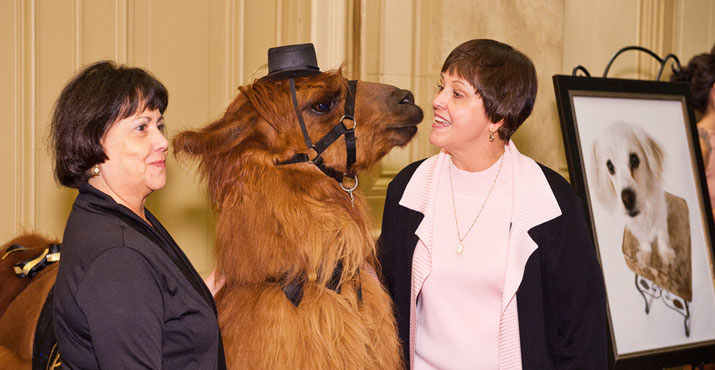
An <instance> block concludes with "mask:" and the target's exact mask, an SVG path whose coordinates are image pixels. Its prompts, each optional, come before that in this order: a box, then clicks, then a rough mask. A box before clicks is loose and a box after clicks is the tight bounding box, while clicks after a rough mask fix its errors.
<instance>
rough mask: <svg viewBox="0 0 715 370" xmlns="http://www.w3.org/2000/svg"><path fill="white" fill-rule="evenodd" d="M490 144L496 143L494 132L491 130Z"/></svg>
mask: <svg viewBox="0 0 715 370" xmlns="http://www.w3.org/2000/svg"><path fill="white" fill-rule="evenodd" d="M489 142H490V143H492V142H494V131H492V130H491V129H489Z"/></svg>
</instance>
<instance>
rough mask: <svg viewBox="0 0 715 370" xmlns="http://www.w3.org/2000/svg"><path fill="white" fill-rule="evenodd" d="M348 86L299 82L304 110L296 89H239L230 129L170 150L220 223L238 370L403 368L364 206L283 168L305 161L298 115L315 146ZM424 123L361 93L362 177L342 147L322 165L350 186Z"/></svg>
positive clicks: (379, 90)
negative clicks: (193, 169) (190, 162)
mask: <svg viewBox="0 0 715 370" xmlns="http://www.w3.org/2000/svg"><path fill="white" fill-rule="evenodd" d="M269 55H270V51H269ZM347 87H348V81H347V80H346V79H345V78H344V77H343V76H342V74H341V72H340V71H333V72H326V73H319V74H315V75H311V76H307V77H298V78H295V91H296V98H297V103H298V106H297V108H295V109H294V106H293V103H292V100H291V95H290V87H289V82H288V81H287V80H271V79H269V78H266V77H264V78H261V79H259V80H257V81H255V82H253V83H252V84H250V85H247V86H242V87H240V88H239V90H240V93H239V95H238V96H237V97H236V99H235V100H234V101H233V102H232V103H231V104H230V105H229V106H228V109H227V110H226V112H225V113H224V115H223V117H222V118H220V119H219V120H217V121H215V122H213V123H211V124H210V125H208V126H206V127H204V128H202V129H200V130H197V131H185V132H182V133H180V134H179V135H178V136H177V137H176V138H175V139H174V150H176V151H177V152H178V153H186V154H188V155H191V156H195V157H198V159H199V160H200V163H199V170H200V173H201V175H202V177H203V179H204V180H205V181H206V183H207V187H208V193H209V196H210V198H211V201H212V203H213V205H214V207H215V209H216V211H217V213H218V220H217V230H216V234H217V240H216V255H217V266H216V273H217V275H218V276H221V277H222V278H223V280H224V284H223V287H222V288H221V290H220V291H218V293H217V295H216V302H217V306H218V312H219V324H220V327H221V330H222V335H223V340H224V346H225V352H226V357H227V362H228V365H229V368H230V369H399V368H402V367H403V361H402V359H401V355H400V353H401V351H400V344H399V340H398V338H397V332H396V326H395V323H394V319H393V312H392V305H391V301H390V299H389V297H388V295H387V293H386V292H385V290H384V289H383V287H382V286H381V284H380V283H379V281H378V279H377V278H376V277H375V275H374V272H373V271H375V261H376V259H375V249H374V248H375V246H374V240H373V238H372V237H371V236H370V226H369V215H368V212H369V210H368V208H367V206H366V204H365V203H364V201H363V199H362V197H361V196H360V194H358V193H355V199H354V201H353V200H352V199H351V197H350V194H349V193H348V192H346V191H344V190H343V189H341V185H340V184H339V183H338V182H337V181H335V179H333V178H331V177H329V176H327V175H326V174H324V173H323V172H321V170H320V169H318V167H316V166H315V165H313V164H312V163H311V162H302V163H294V164H284V165H280V164H277V163H279V162H284V161H286V160H288V159H289V158H291V157H292V156H293V155H294V154H296V153H300V152H305V151H306V149H305V148H306V144H305V143H304V138H303V136H302V133H301V128H300V125H299V123H298V119H297V114H296V111H299V112H300V114H301V116H302V117H303V119H304V121H305V126H306V128H307V132H309V134H310V137H311V138H312V141H313V142H315V141H317V140H318V139H320V138H321V137H323V136H324V135H325V134H326V133H328V132H329V131H330V130H331V129H333V127H334V126H335V125H336V123H338V122H339V121H340V120H341V116H343V114H344V104H345V97H346V91H347ZM421 120H422V111H421V109H420V108H419V107H417V106H416V105H414V99H413V97H412V94H411V93H410V92H409V91H406V90H400V89H398V88H396V87H393V86H389V85H385V84H380V83H371V82H364V81H360V82H359V83H358V84H357V89H356V98H355V120H354V121H355V125H356V129H355V135H356V137H357V142H356V148H357V149H356V161H355V163H354V166H352V168H346V167H347V166H348V165H347V164H346V158H347V156H348V155H347V154H346V143H345V142H344V141H343V140H342V138H341V139H339V140H337V141H335V142H334V144H332V145H330V146H329V147H328V148H327V150H325V152H323V154H322V159H323V164H324V165H325V166H327V167H329V168H332V169H334V170H335V171H336V172H337V173H347V174H348V175H349V177H351V176H353V175H354V174H355V173H356V171H359V170H362V169H365V168H368V167H369V166H370V165H372V164H374V163H375V162H377V161H378V160H379V159H380V158H382V157H383V156H384V155H385V154H386V153H388V152H389V151H390V149H392V148H393V147H395V146H403V145H405V144H406V143H407V142H408V141H409V140H410V139H411V138H412V137H413V136H414V134H415V133H416V131H417V127H416V125H417V124H418V123H419V122H420V121H421ZM308 152H309V153H308V155H309V156H310V155H312V156H313V157H314V156H315V153H314V152H312V153H311V151H308ZM313 159H315V158H313ZM345 187H346V188H347V187H348V186H345ZM296 290H297V293H296Z"/></svg>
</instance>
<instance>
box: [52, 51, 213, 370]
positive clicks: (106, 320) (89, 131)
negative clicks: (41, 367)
mask: <svg viewBox="0 0 715 370" xmlns="http://www.w3.org/2000/svg"><path fill="white" fill-rule="evenodd" d="M167 102H168V96H167V92H166V88H165V87H164V85H162V84H161V83H160V82H159V81H158V80H156V79H155V78H154V77H152V76H151V75H150V74H148V73H147V72H145V71H144V70H141V69H139V68H129V67H124V66H117V65H115V64H113V63H111V62H99V63H96V64H93V65H90V66H88V67H87V68H85V69H84V70H82V71H81V72H80V73H79V74H78V75H77V76H76V77H75V78H74V79H73V80H72V81H70V82H69V84H68V85H67V86H66V87H65V88H64V90H63V91H62V93H61V94H60V97H59V99H58V100H57V103H56V106H55V110H54V115H53V117H52V127H51V136H50V138H51V141H52V144H53V148H54V159H55V163H54V169H55V176H56V178H57V180H58V181H59V182H60V184H62V185H64V186H67V187H71V188H77V189H78V190H79V195H78V196H77V198H76V199H75V202H74V205H73V207H72V212H71V213H70V216H69V219H68V221H67V226H66V228H65V233H64V238H63V250H62V261H61V263H60V267H59V271H58V274H57V281H56V283H55V287H54V320H55V321H54V327H55V333H56V337H57V343H58V348H59V352H60V354H61V356H62V361H63V366H64V367H67V368H70V369H225V368H226V365H225V360H224V354H223V345H222V342H221V333H220V331H219V327H218V321H217V318H216V307H215V304H214V301H213V298H212V296H211V293H210V292H209V290H208V289H207V287H206V285H204V283H203V281H202V280H201V278H200V276H199V275H198V273H197V272H196V271H195V270H194V268H193V267H192V265H191V263H190V262H189V260H188V258H187V257H186V255H184V253H183V252H182V251H181V249H179V247H178V246H177V245H176V242H174V240H173V239H172V237H171V235H169V233H168V232H167V231H166V230H165V229H164V227H163V226H162V225H161V223H159V221H158V220H157V219H156V218H155V217H154V216H153V215H152V214H151V213H150V212H149V211H148V210H147V209H145V208H144V202H145V201H146V198H147V196H149V194H151V193H152V192H153V191H155V190H159V189H161V188H162V187H164V184H165V183H166V156H167V153H168V141H167V139H166V137H165V124H164V118H163V113H164V110H165V109H166V106H167Z"/></svg>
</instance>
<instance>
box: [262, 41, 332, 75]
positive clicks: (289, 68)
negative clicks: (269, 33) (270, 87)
mask: <svg viewBox="0 0 715 370" xmlns="http://www.w3.org/2000/svg"><path fill="white" fill-rule="evenodd" d="M318 73H320V69H319V68H318V59H317V58H316V57H315V48H314V47H313V44H297V45H286V46H279V47H275V48H270V49H268V75H267V76H266V77H267V78H270V79H272V80H282V79H286V78H295V77H305V76H312V75H315V74H318Z"/></svg>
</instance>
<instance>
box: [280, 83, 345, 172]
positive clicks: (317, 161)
mask: <svg viewBox="0 0 715 370" xmlns="http://www.w3.org/2000/svg"><path fill="white" fill-rule="evenodd" d="M289 84H290V94H291V98H292V101H293V108H294V110H295V114H296V115H297V116H298V123H299V124H300V130H301V132H302V133H303V140H304V141H305V145H306V147H307V148H308V150H311V149H312V150H314V151H315V153H316V154H317V155H316V157H315V158H314V159H310V156H309V155H308V153H295V154H294V155H293V156H292V157H291V158H288V159H287V160H284V161H276V162H275V164H276V165H286V164H294V163H302V162H311V163H313V164H314V165H315V166H316V167H318V169H320V171H321V172H323V173H324V174H325V175H327V176H329V177H332V178H333V179H335V181H337V182H338V183H340V184H342V182H343V177H344V176H346V175H348V174H350V173H351V171H352V166H353V165H354V164H355V161H356V154H355V149H356V141H357V140H356V137H355V128H356V126H357V122H356V121H355V93H356V91H357V80H350V81H348V88H347V91H346V92H345V107H344V113H343V116H342V117H341V118H340V121H339V122H338V124H337V125H335V127H333V129H332V130H330V132H328V133H327V134H325V136H323V137H322V138H321V139H320V140H318V142H317V143H315V144H313V142H312V140H311V139H310V136H309V135H308V129H307V127H306V126H305V121H304V120H303V116H302V114H301V113H300V109H299V108H298V98H297V96H296V91H295V80H294V79H293V78H291V79H290V81H289ZM345 120H350V121H353V125H352V127H351V128H349V129H348V128H347V127H346V126H345V123H344V121H345ZM341 135H345V151H346V163H345V173H341V172H340V171H338V170H336V169H334V168H332V167H328V166H326V165H325V164H324V163H323V158H322V157H321V155H322V154H323V152H324V151H325V150H326V149H327V148H328V147H329V146H330V145H331V144H332V143H334V142H335V141H336V140H337V139H338V138H340V136H341Z"/></svg>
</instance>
